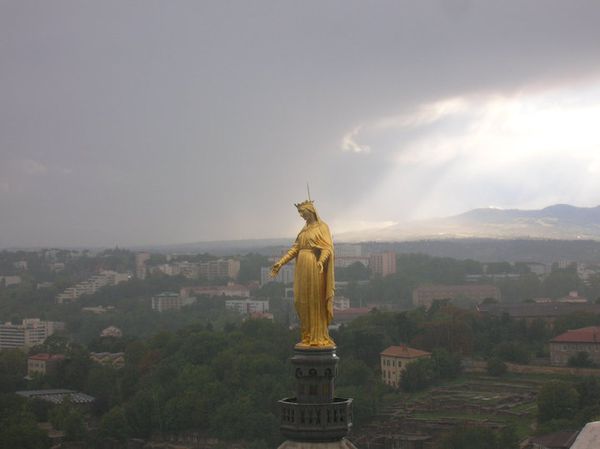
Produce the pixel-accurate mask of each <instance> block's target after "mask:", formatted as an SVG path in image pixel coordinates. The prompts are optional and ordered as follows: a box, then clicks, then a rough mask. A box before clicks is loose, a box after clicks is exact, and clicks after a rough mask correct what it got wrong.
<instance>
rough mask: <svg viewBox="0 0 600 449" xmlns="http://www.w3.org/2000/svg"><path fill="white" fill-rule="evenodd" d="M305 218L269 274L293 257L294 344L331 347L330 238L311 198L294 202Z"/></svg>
mask: <svg viewBox="0 0 600 449" xmlns="http://www.w3.org/2000/svg"><path fill="white" fill-rule="evenodd" d="M295 206H296V208H297V209H298V213H299V214H300V216H301V217H302V218H303V219H304V220H305V221H306V224H305V225H304V227H303V228H302V229H301V230H300V233H299V234H298V237H296V241H295V242H294V244H293V245H292V247H291V248H290V249H289V251H288V252H287V253H286V254H285V255H284V256H283V257H282V258H281V259H279V261H278V262H277V263H275V264H274V265H273V267H272V269H271V275H272V276H273V277H274V276H277V273H278V272H279V269H280V268H281V267H282V266H283V265H285V264H286V263H288V262H289V261H291V260H293V259H296V270H295V272H294V305H295V307H296V312H297V313H298V317H299V318H300V332H301V341H300V342H299V343H298V344H296V347H297V348H333V347H335V343H334V342H333V340H332V339H331V337H330V336H329V331H328V326H329V323H331V320H332V318H333V294H334V290H335V281H334V266H333V265H334V264H333V240H332V239H331V234H330V232H329V227H328V226H327V224H325V222H324V221H322V220H321V219H320V218H319V214H317V210H316V209H315V206H314V201H310V200H309V201H304V202H302V203H300V204H296V205H295Z"/></svg>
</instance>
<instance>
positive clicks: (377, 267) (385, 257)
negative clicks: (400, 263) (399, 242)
mask: <svg viewBox="0 0 600 449" xmlns="http://www.w3.org/2000/svg"><path fill="white" fill-rule="evenodd" d="M369 268H370V269H371V274H372V275H373V276H380V277H385V276H388V275H390V274H394V273H395V272H396V253H395V252H393V251H387V252H385V253H379V254H371V257H370V258H369Z"/></svg>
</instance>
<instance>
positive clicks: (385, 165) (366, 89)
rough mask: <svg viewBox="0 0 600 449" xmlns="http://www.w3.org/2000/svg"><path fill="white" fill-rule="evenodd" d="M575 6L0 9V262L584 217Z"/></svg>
mask: <svg viewBox="0 0 600 449" xmlns="http://www.w3.org/2000/svg"><path fill="white" fill-rule="evenodd" d="M598 22H600V4H599V3H598V2H594V1H591V0H590V1H583V0H581V1H574V2H568V3H567V2H562V1H558V0H556V1H541V0H536V1H527V2H517V1H508V2H501V3H497V2H474V1H470V0H447V1H443V0H430V1H423V2H418V3H415V2H391V1H390V2H388V1H383V2H378V3H375V4H373V3H364V2H358V1H349V2H348V1H344V2H342V1H332V2H326V3H318V4H317V3H311V4H307V3H297V2H293V3H292V2H266V1H260V2H251V3H247V2H231V3H223V2H193V1H180V2H176V3H167V2H160V1H143V2H142V1H131V2H119V1H105V2H95V3H91V2H88V3H82V2H77V1H64V0H57V1H53V2H47V3H43V2H35V1H6V2H2V3H0V60H1V61H2V69H1V71H0V80H1V82H0V98H1V99H2V101H1V102H0V117H1V119H0V211H1V213H0V248H7V247H40V246H45V247H49V246H53V247H114V246H115V245H119V246H123V247H134V246H142V245H151V244H152V245H162V244H164V245H170V244H177V243H185V242H201V241H219V240H240V239H264V238H287V237H288V236H293V235H295V234H296V232H297V230H298V229H299V228H300V226H301V225H302V222H301V219H300V218H299V217H298V215H297V213H296V211H295V208H294V206H293V203H295V202H298V201H301V200H303V199H305V198H306V182H309V183H310V187H311V193H312V196H313V198H314V199H315V200H316V205H317V208H318V210H319V212H320V213H321V215H322V217H323V219H324V220H325V221H327V222H328V223H329V225H330V227H331V228H332V230H334V232H335V233H343V232H347V231H356V230H360V229H364V228H371V227H378V226H385V225H388V224H392V223H396V222H402V221H405V220H411V219H421V218H429V217H440V216H451V215H455V214H459V213H462V212H466V211H468V210H470V209H474V208H484V207H488V206H494V207H499V208H504V209H508V208H515V209H538V208H540V209H541V208H543V207H546V206H550V205H552V204H557V203H567V204H571V205H575V206H582V207H590V206H596V205H598V204H600V176H598V174H599V173H600V130H599V129H598V127H597V124H596V122H597V117H598V116H600V46H598V45H597V42H600V27H598V26H597V24H598Z"/></svg>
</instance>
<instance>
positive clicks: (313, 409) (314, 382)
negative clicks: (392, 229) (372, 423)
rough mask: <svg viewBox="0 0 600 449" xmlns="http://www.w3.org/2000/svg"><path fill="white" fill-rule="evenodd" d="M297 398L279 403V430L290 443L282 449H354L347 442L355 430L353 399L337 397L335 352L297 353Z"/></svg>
mask: <svg viewBox="0 0 600 449" xmlns="http://www.w3.org/2000/svg"><path fill="white" fill-rule="evenodd" d="M290 361H291V364H292V368H293V373H294V377H295V379H296V396H295V397H292V398H285V399H282V400H280V401H279V406H280V423H281V424H280V430H281V433H282V434H283V436H284V437H286V438H287V439H288V440H287V441H286V442H284V443H283V444H282V445H281V446H280V447H279V449H300V448H314V449H318V448H322V449H330V448H331V449H334V448H340V449H341V448H345V449H355V448H354V445H353V444H352V443H351V442H350V441H348V440H347V439H345V436H346V435H347V434H348V432H349V430H350V428H351V427H352V399H345V398H338V397H335V378H336V376H337V366H338V362H339V358H338V356H337V355H336V354H335V348H315V349H312V348H307V349H299V348H296V349H294V355H293V357H292V358H291V360H290Z"/></svg>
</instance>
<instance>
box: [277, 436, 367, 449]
mask: <svg viewBox="0 0 600 449" xmlns="http://www.w3.org/2000/svg"><path fill="white" fill-rule="evenodd" d="M277 449H356V446H355V445H354V444H352V443H351V442H350V441H349V440H347V439H346V438H343V439H341V440H338V441H330V442H328V443H314V442H306V441H292V440H287V441H284V442H283V443H281V445H280V446H279V447H278V448H277Z"/></svg>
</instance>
